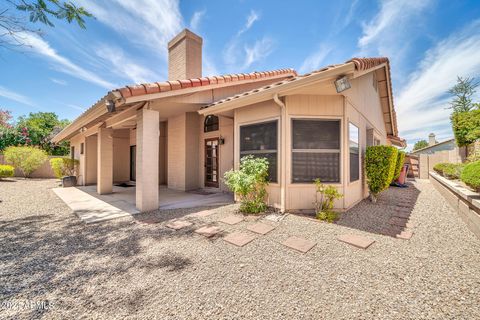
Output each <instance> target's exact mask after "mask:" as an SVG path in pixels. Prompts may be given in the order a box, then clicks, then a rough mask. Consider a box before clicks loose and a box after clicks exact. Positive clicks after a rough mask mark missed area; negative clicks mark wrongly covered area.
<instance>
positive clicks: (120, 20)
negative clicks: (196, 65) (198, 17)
mask: <svg viewBox="0 0 480 320" xmlns="http://www.w3.org/2000/svg"><path fill="white" fill-rule="evenodd" d="M79 5H82V6H84V7H85V8H86V9H87V10H89V11H90V12H92V14H93V15H94V16H95V17H96V18H97V19H98V20H99V21H100V22H102V23H104V24H105V25H107V26H109V27H110V28H112V29H114V30H115V31H117V32H118V33H119V34H122V35H124V36H125V38H127V39H128V40H129V41H131V42H132V43H135V44H137V45H138V46H141V47H145V46H147V47H149V48H150V49H153V50H156V52H160V53H162V54H163V56H164V58H165V59H166V56H167V43H168V41H169V40H171V39H172V38H173V37H174V36H175V35H176V34H177V33H178V32H180V30H181V28H182V26H183V25H184V22H183V17H182V15H181V13H180V8H179V2H178V0H136V1H131V0H105V1H101V2H98V1H87V0H80V1H79Z"/></svg>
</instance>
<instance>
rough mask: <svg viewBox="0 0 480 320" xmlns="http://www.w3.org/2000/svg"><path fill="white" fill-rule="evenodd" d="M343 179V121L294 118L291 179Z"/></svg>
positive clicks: (297, 180)
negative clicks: (341, 170)
mask: <svg viewBox="0 0 480 320" xmlns="http://www.w3.org/2000/svg"><path fill="white" fill-rule="evenodd" d="M317 178H320V180H321V181H322V182H327V183H328V182H330V183H331V182H340V121H339V120H318V119H315V120H293V121H292V182H293V183H306V182H307V183H310V182H313V181H314V180H315V179H317Z"/></svg>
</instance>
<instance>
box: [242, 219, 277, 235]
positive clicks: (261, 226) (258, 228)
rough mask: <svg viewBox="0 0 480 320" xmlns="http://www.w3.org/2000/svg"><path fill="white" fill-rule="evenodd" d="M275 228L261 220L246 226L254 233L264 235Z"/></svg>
mask: <svg viewBox="0 0 480 320" xmlns="http://www.w3.org/2000/svg"><path fill="white" fill-rule="evenodd" d="M275 228H276V227H275V226H272V225H269V224H266V223H262V222H257V223H255V224H252V225H249V226H248V227H247V229H248V230H250V231H252V232H255V233H258V234H261V235H266V234H267V233H269V232H270V231H272V230H273V229H275Z"/></svg>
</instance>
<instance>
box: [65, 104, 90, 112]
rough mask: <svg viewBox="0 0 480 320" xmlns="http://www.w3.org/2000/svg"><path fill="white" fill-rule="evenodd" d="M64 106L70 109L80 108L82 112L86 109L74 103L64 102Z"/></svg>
mask: <svg viewBox="0 0 480 320" xmlns="http://www.w3.org/2000/svg"><path fill="white" fill-rule="evenodd" d="M66 106H67V107H69V108H71V109H75V110H80V111H82V112H83V111H85V110H86V109H85V108H82V107H80V106H77V105H76V104H66Z"/></svg>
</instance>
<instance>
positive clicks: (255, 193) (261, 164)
mask: <svg viewBox="0 0 480 320" xmlns="http://www.w3.org/2000/svg"><path fill="white" fill-rule="evenodd" d="M267 176H268V160H267V159H265V158H254V157H253V156H251V155H250V156H245V157H243V158H242V159H241V160H240V169H239V170H230V171H227V172H225V175H224V178H225V183H226V184H227V186H228V188H229V189H230V190H231V191H232V192H234V193H235V194H236V195H238V196H239V197H240V201H241V205H240V211H242V212H246V213H260V212H263V211H265V210H266V209H267V204H266V202H265V198H266V196H267V190H266V189H265V187H266V186H267V185H268V181H267Z"/></svg>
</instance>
